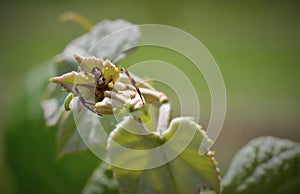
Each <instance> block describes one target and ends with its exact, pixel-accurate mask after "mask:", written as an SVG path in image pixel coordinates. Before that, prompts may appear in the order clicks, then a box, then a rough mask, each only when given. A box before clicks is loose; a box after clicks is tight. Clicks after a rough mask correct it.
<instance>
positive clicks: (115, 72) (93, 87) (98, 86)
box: [74, 62, 144, 115]
mask: <svg viewBox="0 0 300 194" xmlns="http://www.w3.org/2000/svg"><path fill="white" fill-rule="evenodd" d="M121 73H125V74H126V76H127V77H128V79H129V80H130V82H131V84H132V85H133V86H134V88H135V90H136V92H137V93H138V94H139V96H140V99H141V101H142V104H143V105H144V100H143V97H142V95H141V92H140V90H139V88H138V87H137V85H136V82H135V80H134V79H133V78H132V77H131V76H130V74H129V72H128V71H127V70H126V69H125V68H117V67H116V66H115V65H113V64H112V63H110V62H106V63H105V62H104V65H103V67H102V68H101V69H100V67H98V66H95V67H93V68H92V70H91V73H90V75H91V76H92V77H93V79H94V83H77V84H75V87H74V88H75V92H76V94H77V95H78V97H79V99H80V101H81V102H82V104H83V105H84V106H85V107H87V108H88V109H89V110H91V111H92V112H94V113H96V114H98V115H102V113H99V111H97V107H96V104H97V103H98V102H102V101H103V100H104V98H105V92H106V91H112V90H114V84H115V82H116V81H117V80H118V78H119V77H120V74H121ZM79 88H85V89H88V90H89V91H90V92H91V93H92V95H94V97H93V98H94V100H87V98H86V97H84V95H83V94H82V92H81V90H80V89H79ZM114 91H115V92H117V93H118V91H116V90H114ZM92 101H93V102H92ZM104 112H105V111H104Z"/></svg>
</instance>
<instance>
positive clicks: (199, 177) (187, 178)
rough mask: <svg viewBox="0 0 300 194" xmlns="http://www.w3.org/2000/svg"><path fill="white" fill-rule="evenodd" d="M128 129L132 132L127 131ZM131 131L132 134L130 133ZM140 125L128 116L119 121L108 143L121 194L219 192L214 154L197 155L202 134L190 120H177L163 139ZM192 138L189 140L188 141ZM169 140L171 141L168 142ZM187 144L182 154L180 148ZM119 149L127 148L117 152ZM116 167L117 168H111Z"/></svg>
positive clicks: (203, 136)
mask: <svg viewBox="0 0 300 194" xmlns="http://www.w3.org/2000/svg"><path fill="white" fill-rule="evenodd" d="M128 130H130V131H131V132H128ZM133 131H134V133H132V132H133ZM142 132H144V133H145V128H144V126H143V125H142V124H138V123H136V122H135V121H134V120H133V119H131V118H130V117H127V118H125V119H124V120H123V122H121V123H120V124H119V125H118V126H117V128H116V129H115V130H114V131H113V132H112V133H111V136H110V138H109V140H108V146H107V148H108V157H109V159H110V162H111V164H112V169H113V171H114V173H115V177H116V179H117V180H118V182H119V190H120V192H121V193H173V194H176V193H177V194H181V193H182V194H185V193H190V194H192V193H199V191H201V190H202V189H204V188H210V189H212V190H215V191H216V192H219V189H220V185H219V184H220V179H219V170H218V168H217V163H216V161H215V159H214V157H213V155H214V154H213V152H208V153H207V154H205V155H199V154H198V150H199V146H200V144H201V141H202V140H203V138H207V136H206V134H205V132H204V131H203V130H201V129H200V126H199V125H197V124H196V123H195V122H194V121H192V120H191V118H185V117H181V118H176V119H173V120H172V121H171V123H170V126H169V127H168V129H166V130H165V131H164V133H162V136H160V135H158V134H156V133H152V132H150V133H149V131H146V132H147V133H148V135H145V134H144V135H138V134H141V133H142ZM189 137H192V139H189ZM171 140H172V141H171ZM183 144H187V147H186V148H185V149H184V151H183V152H180V151H181V150H180V149H181V148H180V147H181V146H180V145H183ZM120 146H122V147H126V148H128V151H126V149H120ZM159 146H163V148H162V149H160V151H157V152H154V153H153V154H151V152H133V153H132V151H131V150H130V149H132V150H142V151H143V150H149V149H153V148H157V147H159ZM178 152H179V153H180V154H179V155H178V156H177V157H176V158H175V159H173V160H170V161H167V162H166V163H165V164H164V165H162V166H159V167H156V168H149V169H146V170H127V169H124V168H120V167H122V166H129V167H131V169H133V168H134V167H138V169H142V168H143V167H145V168H146V167H147V165H149V163H151V162H155V161H157V160H159V159H163V158H164V159H165V160H167V159H170V158H169V157H170V155H172V153H178ZM114 165H117V166H118V167H116V166H114Z"/></svg>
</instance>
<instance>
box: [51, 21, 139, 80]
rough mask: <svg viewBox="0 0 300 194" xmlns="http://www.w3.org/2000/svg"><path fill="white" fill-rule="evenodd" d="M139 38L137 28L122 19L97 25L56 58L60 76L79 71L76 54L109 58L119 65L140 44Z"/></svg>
mask: <svg viewBox="0 0 300 194" xmlns="http://www.w3.org/2000/svg"><path fill="white" fill-rule="evenodd" d="M139 38H140V30H139V28H138V27H137V26H134V25H133V24H131V23H129V22H127V21H125V20H121V19H119V20H115V21H109V20H104V21H102V22H100V23H98V24H96V25H95V26H94V27H93V28H92V30H91V31H90V32H88V33H85V34H84V35H82V36H80V37H78V38H76V39H75V40H73V41H72V42H70V44H68V45H67V46H66V48H65V49H64V51H63V52H62V53H61V54H59V55H57V56H56V57H55V60H56V64H57V67H58V75H62V74H65V73H67V72H70V71H72V70H76V69H77V61H76V60H75V59H74V57H73V56H74V54H76V55H81V56H84V57H88V56H94V57H98V58H99V57H103V58H104V59H106V58H108V59H110V60H111V61H112V62H113V63H117V62H118V61H120V60H121V59H123V58H124V57H126V56H127V55H128V50H130V49H131V48H133V47H135V46H136V45H137V44H138V41H139ZM70 67H71V68H70Z"/></svg>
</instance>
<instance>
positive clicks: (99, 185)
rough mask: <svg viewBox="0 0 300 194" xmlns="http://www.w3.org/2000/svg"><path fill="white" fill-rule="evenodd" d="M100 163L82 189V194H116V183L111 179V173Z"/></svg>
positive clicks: (105, 165)
mask: <svg viewBox="0 0 300 194" xmlns="http://www.w3.org/2000/svg"><path fill="white" fill-rule="evenodd" d="M107 167H108V166H107V164H105V163H102V164H101V165H100V166H99V167H98V168H96V170H95V171H94V172H93V174H92V176H91V177H90V179H89V180H88V182H87V184H86V185H85V187H84V189H83V192H82V193H83V194H118V193H119V191H118V182H117V181H116V180H114V179H113V173H112V171H111V170H110V169H108V168H107Z"/></svg>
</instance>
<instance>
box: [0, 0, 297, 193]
mask: <svg viewBox="0 0 300 194" xmlns="http://www.w3.org/2000/svg"><path fill="white" fill-rule="evenodd" d="M299 8H300V4H299V3H298V2H297V1H258V0H257V1H247V2H246V1H244V2H241V1H226V2H221V1H210V2H202V1H196V0H195V1H171V0H167V1H158V0H151V1H126V2H125V1H121V0H112V1H82V0H75V1H68V0H64V1H33V0H32V1H6V2H3V3H2V4H1V7H0V26H1V30H0V42H1V47H0V48H1V51H0V56H1V76H0V79H1V80H0V87H1V96H0V106H1V109H0V115H1V117H0V118H1V120H0V127H1V128H0V129H1V130H0V133H1V135H0V159H1V160H0V161H1V163H0V164H1V168H0V173H1V174H0V176H1V177H0V181H1V182H0V192H1V193H2V192H3V193H4V192H5V191H7V192H20V193H34V192H36V193H53V192H55V193H79V192H80V190H81V188H82V187H83V186H84V183H85V181H86V180H87V178H88V177H89V175H90V173H91V172H92V170H93V169H94V168H95V167H96V166H97V165H98V159H97V158H96V157H95V156H93V155H92V154H91V153H89V152H85V153H78V154H75V155H68V156H65V157H63V158H61V159H58V158H57V157H56V146H55V141H56V140H55V131H52V130H47V129H45V128H44V127H43V123H41V122H40V123H37V124H34V125H33V124H28V129H27V128H26V126H27V125H25V126H24V123H26V122H27V121H26V119H25V118H26V115H24V119H21V117H22V109H23V105H22V104H20V106H18V107H19V108H18V110H17V111H16V112H15V114H9V115H7V109H9V105H7V104H9V103H10V104H11V103H14V102H11V101H12V100H11V99H16V96H14V95H13V94H14V90H18V86H20V85H21V83H22V82H23V77H24V76H25V74H26V72H28V71H29V70H30V69H31V68H32V67H34V66H37V65H38V64H39V63H41V62H43V61H46V60H48V59H50V58H51V57H52V56H53V55H55V54H58V53H60V52H61V51H62V50H63V48H64V46H65V45H66V44H67V43H69V42H70V41H71V40H72V39H74V38H75V37H77V36H79V35H81V34H82V33H84V32H85V31H84V29H82V28H81V27H80V26H79V25H76V24H74V23H62V22H60V21H59V20H58V16H59V15H60V14H62V13H63V12H65V11H69V10H72V11H75V12H78V13H80V14H82V15H84V16H86V17H87V18H89V19H90V20H91V21H92V22H93V23H96V22H98V21H101V20H103V19H117V18H123V19H126V20H128V21H130V22H132V23H136V24H146V23H157V24H165V25H171V26H174V27H178V28H180V29H182V30H184V31H187V32H189V33H190V34H192V35H193V36H195V37H196V38H198V39H199V40H200V41H201V42H202V43H204V45H205V46H206V47H207V48H208V50H209V51H210V52H211V54H212V55H213V56H214V58H215V60H216V61H217V63H218V65H219V67H220V70H221V71H222V74H223V77H224V81H225V84H226V89H227V97H228V104H227V106H228V108H227V115H226V120H225V123H224V127H223V130H222V132H221V135H220V137H219V139H218V140H217V142H216V144H215V146H214V149H215V150H216V153H217V155H216V158H217V160H218V161H219V163H220V166H221V170H222V173H224V172H225V171H226V169H227V168H228V165H229V163H230V160H231V158H232V157H233V155H234V154H235V153H236V151H237V150H239V149H240V148H241V146H243V145H244V144H245V143H246V142H248V141H249V140H250V139H252V138H255V137H258V136H261V135H273V136H277V137H281V138H288V139H291V140H294V141H298V142H300V131H299V130H300V123H299V118H300V117H299V116H300V102H299V99H300V91H299V89H300V76H299V73H300V67H299V66H300V12H299ZM164 52H167V51H160V50H157V51H156V52H151V54H152V55H153V56H152V57H159V56H163V57H165V60H167V61H168V59H169V61H170V62H173V63H176V60H177V58H173V57H166V56H172V55H171V54H170V55H166V54H165V53H164ZM153 53H154V54H153ZM139 54H140V55H139V56H142V55H143V54H144V56H146V55H149V51H147V49H145V50H143V51H140V53H139ZM149 57H150V58H151V55H150V56H149ZM132 60H133V61H134V59H132ZM172 60H173V61H172ZM178 60H179V61H180V59H178ZM128 62H130V60H129V61H127V63H128ZM177 63H178V61H177ZM183 63H184V62H182V63H181V64H182V65H184V64H183ZM183 69H184V67H183ZM189 71H190V72H189ZM185 72H186V73H187V75H188V76H190V77H191V79H193V80H194V82H193V83H196V84H197V78H193V72H192V70H189V68H186V71H185ZM202 86H203V85H202V83H200V82H199V88H201V87H202ZM199 93H201V91H200V92H199ZM21 97H22V95H20V98H21ZM203 99H204V100H203V101H204V102H203V107H204V110H206V109H207V110H209V103H207V102H209V97H203ZM37 103H38V102H37ZM24 106H27V105H26V104H24ZM14 115H18V117H17V116H16V117H15V116H14ZM20 115H21V116H20ZM208 117H209V114H208V113H207V112H206V111H204V113H203V123H202V124H203V126H204V127H205V126H206V125H207V118H208ZM7 120H10V121H11V120H14V125H10V126H7V124H6V123H7ZM28 122H29V121H28ZM29 128H30V129H29ZM32 128H34V129H32ZM45 177H46V178H45Z"/></svg>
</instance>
